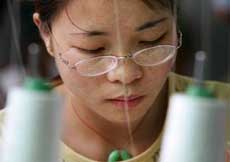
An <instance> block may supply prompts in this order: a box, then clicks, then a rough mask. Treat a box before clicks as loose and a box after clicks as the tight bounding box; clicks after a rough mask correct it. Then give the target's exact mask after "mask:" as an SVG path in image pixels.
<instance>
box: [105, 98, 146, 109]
mask: <svg viewBox="0 0 230 162" xmlns="http://www.w3.org/2000/svg"><path fill="white" fill-rule="evenodd" d="M143 99H144V96H128V97H125V96H121V97H117V98H114V99H108V100H107V101H109V102H110V103H111V104H113V105H114V106H115V107H117V108H128V109H132V108H135V107H136V106H137V105H139V104H140V103H141V102H142V100H143Z"/></svg>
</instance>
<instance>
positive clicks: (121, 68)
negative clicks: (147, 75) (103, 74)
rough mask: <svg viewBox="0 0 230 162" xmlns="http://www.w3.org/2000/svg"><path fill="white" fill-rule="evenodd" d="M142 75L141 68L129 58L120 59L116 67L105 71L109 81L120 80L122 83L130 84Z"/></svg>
mask: <svg viewBox="0 0 230 162" xmlns="http://www.w3.org/2000/svg"><path fill="white" fill-rule="evenodd" d="M142 76H143V71H142V68H141V67H140V66H139V65H137V64H136V63H134V62H133V61H132V60H130V59H124V60H120V61H119V62H118V65H117V67H116V68H115V69H114V70H112V71H110V72H108V73H107V78H108V80H109V81H110V82H120V83H122V84H131V83H132V82H134V81H136V80H139V79H141V78H142Z"/></svg>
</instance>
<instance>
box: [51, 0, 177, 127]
mask: <svg viewBox="0 0 230 162" xmlns="http://www.w3.org/2000/svg"><path fill="white" fill-rule="evenodd" d="M174 29H175V28H174V21H173V17H172V15H171V13H170V11H169V10H167V9H164V8H162V7H158V5H157V4H156V5H155V7H154V9H150V7H148V6H147V5H146V4H145V3H143V1H141V0H125V1H124V0H115V1H112V0H109V1H108V0H97V1H92V0H74V1H71V2H70V3H69V4H67V6H66V8H65V9H64V10H62V12H61V13H60V14H59V15H58V16H57V17H56V18H55V19H54V21H53V24H52V37H50V38H51V39H52V44H53V53H54V55H55V57H56V63H57V67H58V69H59V72H60V75H61V77H62V79H63V81H64V84H65V86H66V87H67V89H68V90H69V92H70V93H71V95H72V96H73V97H74V102H75V104H76V105H77V106H81V107H82V108H85V109H88V110H90V111H92V112H94V114H96V115H99V116H100V117H103V118H104V119H106V120H108V121H111V122H119V123H121V122H125V121H126V117H125V113H124V112H125V111H124V110H125V107H128V112H129V117H130V120H131V121H135V120H138V119H140V118H141V117H143V116H144V114H145V113H146V112H147V111H148V109H150V107H151V105H152V104H153V102H154V100H155V98H156V96H157V95H158V94H159V92H160V90H161V88H162V86H163V84H164V82H165V80H166V78H167V74H168V72H169V71H170V68H171V66H172V64H173V59H171V60H169V61H167V62H165V63H164V64H161V65H159V66H155V67H143V66H139V65H137V64H136V63H134V62H133V61H132V60H126V61H124V60H120V61H119V64H118V66H117V67H116V68H115V69H113V70H112V71H109V72H108V73H106V74H104V75H101V76H96V77H85V76H81V75H80V74H79V73H78V72H76V70H74V69H72V70H71V69H69V68H68V67H67V66H66V64H65V63H64V62H66V61H63V59H64V60H67V61H68V62H69V63H70V65H74V64H75V63H76V62H78V61H80V60H83V59H87V58H91V57H97V56H102V55H103V56H104V55H113V56H126V55H128V54H130V53H135V52H137V51H138V50H141V49H144V48H148V47H152V46H156V45H160V44H173V35H174V34H175V30H174ZM86 31H87V32H86ZM155 40H156V41H155ZM174 43H175V42H174ZM58 53H62V59H60V58H59V57H58ZM125 96H126V97H125ZM125 98H126V100H127V102H124V100H125ZM135 98H137V99H135ZM125 103H126V104H125Z"/></svg>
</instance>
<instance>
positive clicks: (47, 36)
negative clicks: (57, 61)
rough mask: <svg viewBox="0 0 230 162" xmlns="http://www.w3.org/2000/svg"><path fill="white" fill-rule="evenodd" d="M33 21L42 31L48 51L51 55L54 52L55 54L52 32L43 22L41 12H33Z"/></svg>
mask: <svg viewBox="0 0 230 162" xmlns="http://www.w3.org/2000/svg"><path fill="white" fill-rule="evenodd" d="M33 21H34V23H35V25H36V26H37V28H38V29H39V31H40V35H41V37H42V39H43V41H44V43H45V45H46V49H47V51H48V52H49V54H50V55H52V56H53V55H54V54H53V47H52V40H51V33H50V32H49V29H48V26H46V25H44V24H43V23H42V21H41V19H40V15H39V13H34V14H33Z"/></svg>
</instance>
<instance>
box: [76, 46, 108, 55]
mask: <svg viewBox="0 0 230 162" xmlns="http://www.w3.org/2000/svg"><path fill="white" fill-rule="evenodd" d="M75 48H77V49H78V50H80V51H82V52H85V53H89V54H100V53H102V52H103V51H104V50H105V48H104V47H99V48H96V49H85V48H80V47H75Z"/></svg>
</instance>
